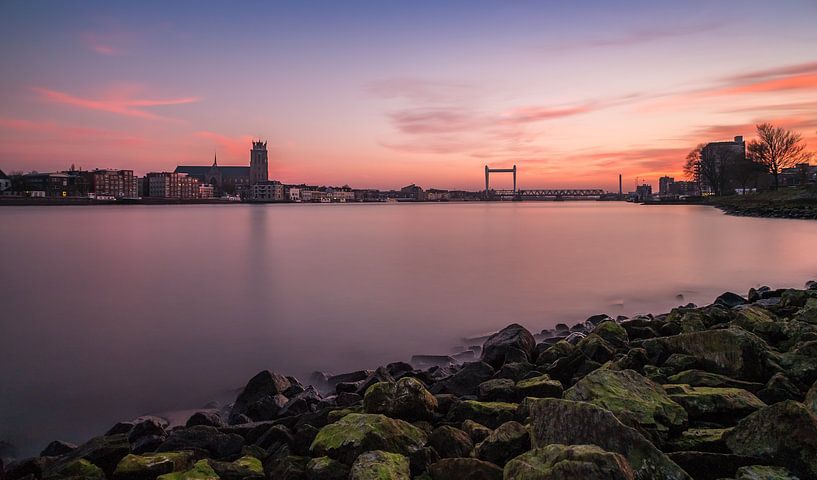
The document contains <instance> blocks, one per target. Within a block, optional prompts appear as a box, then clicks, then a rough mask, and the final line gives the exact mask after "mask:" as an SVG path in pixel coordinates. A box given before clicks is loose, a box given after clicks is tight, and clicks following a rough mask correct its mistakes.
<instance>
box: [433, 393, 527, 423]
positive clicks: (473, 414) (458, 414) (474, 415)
mask: <svg viewBox="0 0 817 480" xmlns="http://www.w3.org/2000/svg"><path fill="white" fill-rule="evenodd" d="M517 407H518V405H517V404H515V403H507V402H479V401H477V400H463V401H462V402H459V403H458V404H456V405H454V406H453V407H451V410H449V412H448V416H447V417H446V418H447V420H448V421H450V422H454V423H460V422H463V421H465V420H473V421H475V422H477V423H479V424H482V425H485V426H486V427H489V428H496V427H498V426H500V425H502V424H503V423H505V422H508V421H510V420H513V419H514V417H515V415H516V409H517Z"/></svg>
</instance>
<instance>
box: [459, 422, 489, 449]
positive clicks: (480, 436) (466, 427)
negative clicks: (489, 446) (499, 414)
mask: <svg viewBox="0 0 817 480" xmlns="http://www.w3.org/2000/svg"><path fill="white" fill-rule="evenodd" d="M460 429H461V430H462V431H464V432H465V433H467V434H468V436H470V437H471V441H472V442H473V443H474V444H475V445H476V444H477V443H479V442H481V441H483V440H485V439H486V438H488V435H490V434H491V429H490V428H488V427H486V426H485V425H482V424H479V423H477V422H475V421H473V420H465V421H464V422H462V425H461V426H460Z"/></svg>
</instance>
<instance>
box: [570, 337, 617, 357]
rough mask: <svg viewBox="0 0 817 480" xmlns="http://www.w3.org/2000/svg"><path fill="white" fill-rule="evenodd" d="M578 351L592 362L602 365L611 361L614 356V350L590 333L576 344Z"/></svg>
mask: <svg viewBox="0 0 817 480" xmlns="http://www.w3.org/2000/svg"><path fill="white" fill-rule="evenodd" d="M576 346H577V347H579V350H581V351H582V353H584V354H585V356H587V358H589V359H591V360H593V361H594V362H598V363H604V362H607V361H610V360H612V359H613V358H614V357H615V355H616V349H615V347H613V346H612V345H610V344H609V343H608V342H606V341H605V340H604V339H603V338H601V337H600V336H598V335H596V334H595V333H591V334H590V335H588V336H586V337H584V338H582V339H581V341H579V343H578V344H576Z"/></svg>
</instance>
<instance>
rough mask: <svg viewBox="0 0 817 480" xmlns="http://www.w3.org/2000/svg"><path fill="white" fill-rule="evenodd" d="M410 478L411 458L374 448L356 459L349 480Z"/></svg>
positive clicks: (407, 479)
mask: <svg viewBox="0 0 817 480" xmlns="http://www.w3.org/2000/svg"><path fill="white" fill-rule="evenodd" d="M384 479H388V480H410V479H411V470H410V469H409V459H408V458H406V457H405V456H403V455H400V454H399V453H390V452H384V451H381V450H374V451H371V452H365V453H362V454H360V456H358V457H357V459H355V463H353V464H352V469H351V471H350V472H349V480H384Z"/></svg>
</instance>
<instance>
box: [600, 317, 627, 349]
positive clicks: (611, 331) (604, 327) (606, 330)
mask: <svg viewBox="0 0 817 480" xmlns="http://www.w3.org/2000/svg"><path fill="white" fill-rule="evenodd" d="M592 333H593V334H595V335H598V336H599V337H601V338H602V339H603V340H604V341H605V342H607V343H609V344H610V345H612V346H613V347H615V348H617V349H620V348H626V347H627V345H629V343H630V337H629V335H627V330H625V329H624V327H622V326H621V325H619V324H618V323H616V322H615V321H613V320H607V321H604V322H602V323H600V324H598V325H597V326H596V328H595V329H593V332H592Z"/></svg>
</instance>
